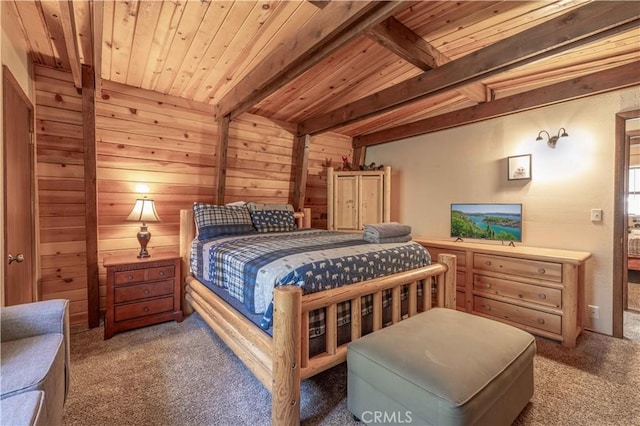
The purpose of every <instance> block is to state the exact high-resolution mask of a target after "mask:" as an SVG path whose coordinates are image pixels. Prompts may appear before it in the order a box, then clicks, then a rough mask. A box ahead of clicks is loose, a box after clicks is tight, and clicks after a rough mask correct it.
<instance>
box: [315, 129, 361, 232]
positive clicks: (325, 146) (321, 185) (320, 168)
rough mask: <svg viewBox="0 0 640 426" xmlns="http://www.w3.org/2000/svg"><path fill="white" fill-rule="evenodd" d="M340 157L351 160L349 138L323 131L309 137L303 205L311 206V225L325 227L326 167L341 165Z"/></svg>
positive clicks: (351, 153) (351, 151) (351, 152)
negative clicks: (309, 146)
mask: <svg viewBox="0 0 640 426" xmlns="http://www.w3.org/2000/svg"><path fill="white" fill-rule="evenodd" d="M342 157H349V160H350V161H353V150H352V148H351V138H350V137H348V136H344V135H340V134H337V133H323V134H320V135H317V136H313V137H312V138H311V148H310V149H309V167H308V170H309V171H308V175H307V190H306V194H305V202H304V205H305V207H310V208H311V226H312V227H314V228H319V229H327V167H336V168H338V167H342Z"/></svg>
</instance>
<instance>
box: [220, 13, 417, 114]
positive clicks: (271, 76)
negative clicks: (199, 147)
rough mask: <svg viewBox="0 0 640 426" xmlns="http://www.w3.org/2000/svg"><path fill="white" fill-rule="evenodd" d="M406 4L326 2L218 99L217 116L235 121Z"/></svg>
mask: <svg viewBox="0 0 640 426" xmlns="http://www.w3.org/2000/svg"><path fill="white" fill-rule="evenodd" d="M410 5H411V3H410V2H401V1H397V2H377V1H371V2H360V1H349V2H343V1H333V2H330V3H329V4H328V5H326V7H325V8H324V9H322V10H320V11H318V12H317V13H316V14H315V15H314V18H313V20H312V21H311V22H309V23H308V24H307V25H305V27H304V28H302V29H301V30H300V32H299V33H298V34H297V35H296V36H295V37H294V38H292V39H291V40H289V41H288V42H287V43H285V44H283V45H282V46H280V47H279V48H278V49H277V50H276V51H275V52H274V53H272V54H271V55H269V57H268V58H266V59H265V60H264V61H262V62H261V63H259V64H258V65H257V66H256V67H255V68H254V69H253V70H251V72H249V73H248V74H247V75H246V76H245V77H244V78H243V79H242V80H241V81H240V82H239V83H238V84H237V85H236V86H235V87H234V88H233V89H231V90H230V91H229V92H228V93H227V94H226V95H225V96H224V98H222V99H221V100H220V102H219V103H218V106H217V109H218V111H217V114H216V115H217V117H223V116H226V115H230V117H231V119H233V118H236V117H237V116H238V115H240V114H242V113H243V112H245V111H246V110H248V109H249V108H251V107H252V106H253V105H255V104H256V103H258V102H260V101H261V100H262V99H264V98H266V97H267V96H269V95H270V94H272V93H273V92H275V91H276V90H278V89H279V88H280V87H282V86H284V85H285V84H286V83H288V82H289V81H291V80H292V79H294V78H295V77H297V76H299V75H300V74H302V73H303V72H305V71H306V70H308V69H309V68H311V67H312V66H314V65H315V64H317V63H319V62H320V61H322V60H323V59H324V58H326V57H327V56H328V55H330V54H331V53H333V52H334V51H336V50H337V49H339V48H340V47H342V46H343V45H344V44H345V43H348V42H349V41H351V40H353V39H354V38H356V37H358V36H359V35H361V34H362V33H364V32H365V31H366V30H368V29H369V28H371V27H372V26H374V25H377V24H378V23H379V22H381V21H383V20H384V19H386V18H388V17H389V16H391V15H393V14H394V13H395V12H397V11H398V10H399V9H404V8H407V7H409V6H410Z"/></svg>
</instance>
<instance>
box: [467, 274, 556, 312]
mask: <svg viewBox="0 0 640 426" xmlns="http://www.w3.org/2000/svg"><path fill="white" fill-rule="evenodd" d="M473 289H474V290H475V291H481V292H483V293H489V294H496V295H499V296H504V297H510V298H513V299H516V300H526V301H528V302H533V303H537V304H539V305H545V306H552V307H554V308H559V307H561V306H562V290H559V289H557V288H548V287H543V286H539V285H530V284H524V283H519V282H517V281H510V280H503V279H500V278H494V277H487V276H485V275H478V274H474V275H473Z"/></svg>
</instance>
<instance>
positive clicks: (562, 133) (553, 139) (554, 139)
mask: <svg viewBox="0 0 640 426" xmlns="http://www.w3.org/2000/svg"><path fill="white" fill-rule="evenodd" d="M543 133H545V134H546V135H547V146H549V148H555V147H556V144H557V143H558V139H560V138H565V139H566V138H568V137H569V134H568V133H567V131H566V130H565V129H564V127H561V128H560V130H558V135H557V136H551V135H550V134H549V132H547V131H546V130H540V133H538V137H537V138H536V141H543V140H544V138H543V137H542V134H543Z"/></svg>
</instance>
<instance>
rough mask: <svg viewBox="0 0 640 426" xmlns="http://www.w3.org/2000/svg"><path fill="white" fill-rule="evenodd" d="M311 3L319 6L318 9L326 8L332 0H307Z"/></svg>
mask: <svg viewBox="0 0 640 426" xmlns="http://www.w3.org/2000/svg"><path fill="white" fill-rule="evenodd" d="M307 1H308V2H309V3H311V4H312V5H314V6H315V7H317V8H318V9H324V8H325V6H327V5H328V4H329V3H330V2H331V0H307Z"/></svg>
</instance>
